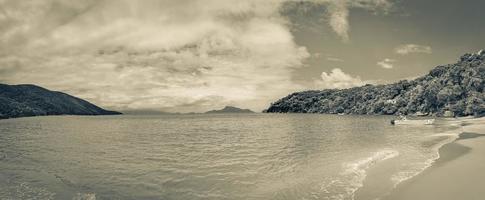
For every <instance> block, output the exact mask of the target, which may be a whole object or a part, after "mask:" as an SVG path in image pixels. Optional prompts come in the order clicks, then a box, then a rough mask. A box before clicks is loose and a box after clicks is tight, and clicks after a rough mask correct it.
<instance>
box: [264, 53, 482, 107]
mask: <svg viewBox="0 0 485 200" xmlns="http://www.w3.org/2000/svg"><path fill="white" fill-rule="evenodd" d="M484 60H485V51H483V50H482V51H480V52H478V53H476V54H465V55H463V56H462V57H461V58H460V60H459V61H458V62H457V63H455V64H449V65H445V66H438V67H436V68H434V69H433V70H431V71H430V72H429V73H428V74H427V75H425V76H423V77H420V78H417V79H415V80H412V81H407V80H403V81H400V82H398V83H394V84H389V85H376V86H374V85H365V86H362V87H355V88H349V89H342V90H338V89H327V90H321V91H304V92H297V93H293V94H290V95H288V96H287V97H284V98H282V99H280V100H278V101H277V102H275V103H272V104H271V106H270V107H269V108H268V109H267V110H266V112H281V113H287V112H291V113H330V114H335V113H346V114H386V115H396V114H408V115H409V114H415V113H418V112H421V113H426V114H429V115H437V116H440V115H443V113H445V111H451V112H452V113H454V115H456V116H467V115H475V116H484V115H485V93H484V86H485V81H484V78H485V61H484ZM448 113H449V112H448Z"/></svg>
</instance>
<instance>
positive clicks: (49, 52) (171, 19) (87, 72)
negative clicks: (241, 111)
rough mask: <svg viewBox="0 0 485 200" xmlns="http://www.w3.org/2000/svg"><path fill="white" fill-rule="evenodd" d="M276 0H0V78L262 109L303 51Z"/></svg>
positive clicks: (104, 96)
mask: <svg viewBox="0 0 485 200" xmlns="http://www.w3.org/2000/svg"><path fill="white" fill-rule="evenodd" d="M279 3H280V1H265V2H261V1H256V0H254V1H227V0H207V1H198V0H186V1H183V2H179V1H155V0H147V1H140V2H139V1H128V0H126V1H82V2H81V1H47V0H46V1H2V5H1V7H2V8H3V10H4V13H3V15H2V14H0V15H2V17H0V29H1V30H2V31H1V32H0V66H1V70H0V80H2V81H5V82H7V83H12V84H15V83H34V84H39V85H41V86H45V87H47V88H50V89H53V90H61V91H64V92H68V93H70V94H73V95H76V96H79V97H82V98H86V99H88V100H90V101H92V102H94V103H96V104H99V105H101V106H105V107H107V108H113V109H119V110H124V109H159V110H160V109H162V110H166V111H178V112H191V111H205V110H209V109H213V108H217V107H220V106H221V105H227V104H231V105H236V106H241V107H249V108H251V109H254V110H261V109H263V108H265V107H266V106H267V102H270V101H271V100H273V99H275V98H278V97H280V96H283V95H286V94H287V93H288V92H289V91H292V90H294V89H295V88H299V87H300V86H299V85H298V84H295V83H293V82H292V79H291V78H292V77H291V76H292V72H293V71H294V70H295V69H297V68H299V67H302V66H303V65H302V62H303V60H304V59H306V58H307V57H309V53H308V52H307V50H306V48H305V47H302V46H298V45H297V44H296V43H295V42H294V41H293V36H292V35H291V32H290V31H289V28H288V27H287V24H286V20H285V19H284V17H282V16H280V15H279V12H278V9H279V7H278V4H279Z"/></svg>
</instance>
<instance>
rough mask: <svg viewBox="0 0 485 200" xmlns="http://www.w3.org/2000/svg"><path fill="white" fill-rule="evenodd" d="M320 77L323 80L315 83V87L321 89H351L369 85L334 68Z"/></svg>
mask: <svg viewBox="0 0 485 200" xmlns="http://www.w3.org/2000/svg"><path fill="white" fill-rule="evenodd" d="M320 77H321V79H319V80H316V81H315V86H316V87H317V88H320V89H330V88H340V89H342V88H351V87H356V86H362V85H364V84H366V83H367V82H365V81H362V80H361V79H360V77H358V76H357V77H353V76H351V75H349V74H346V73H345V72H343V71H342V70H341V69H340V68H334V69H332V71H331V72H330V73H327V72H322V74H321V76H320Z"/></svg>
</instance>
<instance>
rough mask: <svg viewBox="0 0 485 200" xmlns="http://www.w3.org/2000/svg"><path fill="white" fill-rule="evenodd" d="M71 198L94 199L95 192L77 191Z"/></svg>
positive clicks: (78, 199) (74, 199)
mask: <svg viewBox="0 0 485 200" xmlns="http://www.w3.org/2000/svg"><path fill="white" fill-rule="evenodd" d="M72 200H96V194H94V193H77V194H76V196H74V197H72Z"/></svg>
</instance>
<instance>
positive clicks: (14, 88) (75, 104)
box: [0, 84, 122, 119]
mask: <svg viewBox="0 0 485 200" xmlns="http://www.w3.org/2000/svg"><path fill="white" fill-rule="evenodd" d="M119 114H122V113H120V112H116V111H110V110H105V109H103V108H100V107H98V106H96V105H94V104H92V103H89V102H88V101H85V100H83V99H80V98H77V97H74V96H71V95H68V94H66V93H62V92H57V91H50V90H48V89H45V88H42V87H39V86H36V85H31V84H23V85H7V84H0V119H6V118H16V117H30V116H43V115H119Z"/></svg>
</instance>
